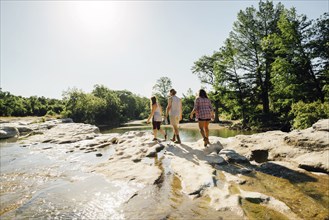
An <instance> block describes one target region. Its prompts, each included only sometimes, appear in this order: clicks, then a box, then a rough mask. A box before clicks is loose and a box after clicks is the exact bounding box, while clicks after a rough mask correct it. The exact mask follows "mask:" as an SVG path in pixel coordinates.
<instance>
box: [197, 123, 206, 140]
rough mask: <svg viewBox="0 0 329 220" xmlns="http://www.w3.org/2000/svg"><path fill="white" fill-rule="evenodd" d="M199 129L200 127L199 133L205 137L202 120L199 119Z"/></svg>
mask: <svg viewBox="0 0 329 220" xmlns="http://www.w3.org/2000/svg"><path fill="white" fill-rule="evenodd" d="M199 129H200V133H201V135H202V138H205V137H206V135H205V133H204V121H199Z"/></svg>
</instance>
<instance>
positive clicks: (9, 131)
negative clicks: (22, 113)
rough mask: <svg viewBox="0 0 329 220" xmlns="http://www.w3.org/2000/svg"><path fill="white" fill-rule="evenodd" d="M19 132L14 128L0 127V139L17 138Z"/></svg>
mask: <svg viewBox="0 0 329 220" xmlns="http://www.w3.org/2000/svg"><path fill="white" fill-rule="evenodd" d="M18 136H19V131H18V129H17V128H16V127H11V126H1V127H0V139H6V138H13V137H18Z"/></svg>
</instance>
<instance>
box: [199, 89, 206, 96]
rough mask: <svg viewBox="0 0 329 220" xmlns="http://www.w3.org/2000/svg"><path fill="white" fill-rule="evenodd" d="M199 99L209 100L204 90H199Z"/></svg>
mask: <svg viewBox="0 0 329 220" xmlns="http://www.w3.org/2000/svg"><path fill="white" fill-rule="evenodd" d="M199 97H201V98H208V96H207V93H206V91H205V90H204V89H200V90H199Z"/></svg>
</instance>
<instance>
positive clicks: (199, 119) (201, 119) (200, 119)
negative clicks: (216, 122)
mask: <svg viewBox="0 0 329 220" xmlns="http://www.w3.org/2000/svg"><path fill="white" fill-rule="evenodd" d="M198 121H211V119H210V118H209V119H208V118H207V119H204V118H198Z"/></svg>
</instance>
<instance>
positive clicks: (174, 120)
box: [169, 116, 179, 126]
mask: <svg viewBox="0 0 329 220" xmlns="http://www.w3.org/2000/svg"><path fill="white" fill-rule="evenodd" d="M169 120H170V124H171V125H172V126H176V125H179V116H169Z"/></svg>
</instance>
